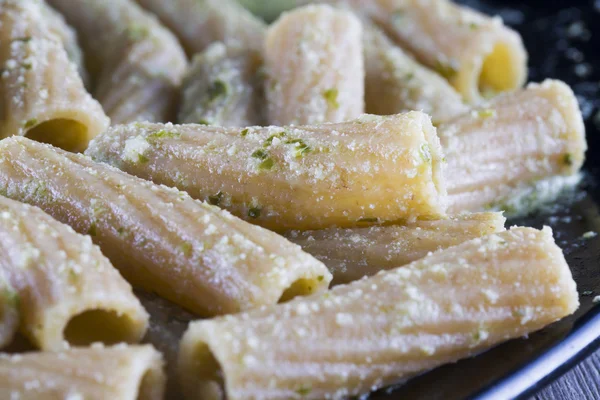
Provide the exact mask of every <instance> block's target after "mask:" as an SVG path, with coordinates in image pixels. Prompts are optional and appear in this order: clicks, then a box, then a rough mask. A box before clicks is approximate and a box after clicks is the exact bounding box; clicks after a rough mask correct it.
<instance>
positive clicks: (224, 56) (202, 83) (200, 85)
mask: <svg viewBox="0 0 600 400" xmlns="http://www.w3.org/2000/svg"><path fill="white" fill-rule="evenodd" d="M261 71H262V57H261V55H260V53H259V52H256V51H252V50H249V49H245V48H242V47H238V46H236V45H225V44H223V43H221V42H218V43H214V44H212V45H211V46H209V47H208V48H207V49H206V50H205V51H204V52H202V53H200V54H198V55H196V56H195V57H194V59H193V60H192V63H191V65H190V68H189V70H188V72H187V73H186V75H185V77H184V79H183V83H182V84H181V94H182V96H181V97H182V99H181V107H180V109H179V118H178V120H179V122H180V123H182V124H206V125H218V126H252V125H265V124H264V119H265V118H264V115H263V114H264V113H263V111H262V109H263V88H262V86H263V80H264V79H263V76H262V73H261Z"/></svg>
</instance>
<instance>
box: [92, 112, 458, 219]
mask: <svg viewBox="0 0 600 400" xmlns="http://www.w3.org/2000/svg"><path fill="white" fill-rule="evenodd" d="M87 154H88V155H90V156H91V157H92V158H94V159H95V160H97V161H101V162H106V163H109V164H112V165H114V166H116V167H118V168H120V169H122V170H123V171H126V172H128V173H131V174H133V175H137V176H139V177H142V178H144V179H149V180H152V181H154V182H156V183H162V184H165V185H167V186H173V187H177V188H179V189H180V190H184V191H187V192H188V193H189V194H190V195H191V196H192V197H193V198H196V199H202V200H207V201H208V202H210V203H212V204H215V205H218V206H220V207H223V208H225V209H227V210H229V211H231V212H232V213H233V214H234V215H237V216H239V217H240V218H244V219H246V220H248V221H251V222H253V223H256V224H259V225H262V226H265V227H268V228H270V229H273V230H285V229H301V230H304V229H321V228H327V227H330V226H339V227H351V226H356V225H361V224H362V225H363V226H364V224H369V223H371V224H373V223H375V222H378V221H397V220H401V219H415V218H417V217H423V218H439V217H441V216H444V215H445V196H446V189H445V184H444V181H443V179H442V171H441V169H442V164H443V162H442V158H443V156H442V151H441V147H440V145H439V141H438V138H437V136H436V132H435V128H434V127H433V126H432V125H431V121H430V118H429V117H428V116H427V115H425V114H423V113H421V112H410V113H406V114H399V115H395V116H390V117H378V116H373V115H364V116H362V117H361V118H359V119H357V120H354V121H349V122H344V123H339V124H323V125H313V126H309V125H307V126H288V127H275V126H271V127H249V128H243V129H232V128H222V127H209V126H201V125H162V124H134V125H124V126H116V127H113V128H112V129H109V130H108V131H106V132H105V133H104V134H103V135H102V136H101V137H100V138H99V139H97V140H96V141H95V142H94V144H93V145H92V146H91V147H90V148H89V150H88V153H87Z"/></svg>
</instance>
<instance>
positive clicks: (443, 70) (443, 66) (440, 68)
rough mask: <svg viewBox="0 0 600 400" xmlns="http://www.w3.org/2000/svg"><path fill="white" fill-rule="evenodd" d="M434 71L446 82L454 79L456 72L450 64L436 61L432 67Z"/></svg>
mask: <svg viewBox="0 0 600 400" xmlns="http://www.w3.org/2000/svg"><path fill="white" fill-rule="evenodd" d="M433 68H434V69H435V71H436V72H437V73H438V74H440V75H441V76H443V77H444V78H446V79H448V80H452V79H454V78H455V77H456V74H457V73H458V70H457V69H456V68H455V67H454V66H453V65H452V64H450V63H447V62H443V61H442V60H437V61H436V62H435V65H434V67H433Z"/></svg>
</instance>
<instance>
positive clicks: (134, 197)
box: [0, 138, 331, 316]
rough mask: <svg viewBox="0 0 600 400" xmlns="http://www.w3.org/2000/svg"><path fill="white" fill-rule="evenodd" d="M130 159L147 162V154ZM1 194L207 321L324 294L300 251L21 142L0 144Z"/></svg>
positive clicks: (314, 264)
mask: <svg viewBox="0 0 600 400" xmlns="http://www.w3.org/2000/svg"><path fill="white" fill-rule="evenodd" d="M140 143H142V141H141V140H138V142H137V145H135V142H134V144H131V143H130V147H131V149H130V154H131V156H132V157H135V158H136V159H137V160H140V159H143V157H144V156H143V155H142V154H141V153H137V151H141V150H142V149H143V146H142V145H141V144H140ZM0 154H2V157H1V158H0V194H2V195H4V196H6V197H9V198H12V199H15V200H19V201H23V202H26V203H29V204H32V205H36V206H38V207H40V208H42V209H43V210H44V211H46V212H47V213H49V214H50V215H51V216H53V217H54V218H56V219H58V220H59V221H61V222H63V223H66V224H68V225H70V226H72V227H73V228H74V229H75V230H76V231H78V232H80V233H87V234H88V235H90V236H92V238H93V240H94V242H95V243H96V244H98V245H99V246H100V248H101V249H102V251H103V252H104V254H105V255H106V256H107V257H108V258H109V259H110V260H111V261H112V262H113V264H114V265H115V267H117V268H118V269H119V270H120V272H121V273H122V274H123V276H124V277H125V278H126V279H127V280H129V281H130V282H131V283H132V284H133V285H134V286H137V287H140V288H143V289H146V290H148V291H152V292H154V293H157V294H159V295H160V296H163V297H165V298H167V299H169V300H171V301H173V302H175V303H177V304H179V305H181V306H183V307H186V308H188V309H190V310H191V311H193V312H195V313H197V314H200V315H206V316H212V315H217V314H224V313H232V312H238V311H243V310H246V309H250V308H253V307H258V306H261V305H266V304H273V303H276V302H277V301H280V300H281V301H284V300H287V299H289V298H291V297H293V296H295V295H301V294H309V293H312V292H315V291H319V290H323V289H326V288H327V286H328V285H329V282H330V281H331V274H330V273H329V271H328V270H327V268H326V267H325V266H324V265H323V264H322V263H321V262H319V261H317V260H315V259H314V258H312V257H311V256H309V255H307V254H305V253H303V252H302V251H301V249H300V247H299V246H297V245H294V244H292V243H290V242H288V241H287V240H285V239H284V238H282V237H280V236H278V235H276V234H274V233H272V232H269V231H267V230H265V229H262V228H260V227H257V226H253V225H250V224H247V223H246V222H244V221H241V220H239V219H237V218H235V217H233V216H232V215H231V214H229V213H227V212H225V211H222V210H220V209H219V208H217V207H213V206H211V205H208V204H206V203H201V202H197V201H194V200H192V199H191V198H190V197H189V196H188V195H187V194H186V193H184V192H179V191H178V190H176V189H171V188H167V187H164V186H163V187H161V186H157V185H154V184H152V183H150V182H147V181H143V180H141V179H138V178H135V177H132V176H130V175H127V174H125V173H123V172H121V171H118V170H116V169H114V168H112V167H109V166H107V165H104V164H96V163H94V162H92V161H91V160H90V159H89V158H88V157H85V156H82V155H73V154H68V153H65V152H63V151H60V150H58V149H53V148H52V147H50V146H46V145H42V144H38V143H36V142H33V141H31V140H27V139H23V138H9V139H5V140H3V141H2V142H0Z"/></svg>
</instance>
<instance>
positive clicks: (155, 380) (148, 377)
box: [137, 368, 165, 400]
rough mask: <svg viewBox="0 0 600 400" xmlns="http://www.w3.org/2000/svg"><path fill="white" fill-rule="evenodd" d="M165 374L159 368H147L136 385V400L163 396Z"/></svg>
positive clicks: (158, 398) (153, 399)
mask: <svg viewBox="0 0 600 400" xmlns="http://www.w3.org/2000/svg"><path fill="white" fill-rule="evenodd" d="M164 384H165V376H164V375H163V373H162V371H160V369H156V368H149V369H148V370H147V371H146V372H145V373H144V376H143V377H142V379H140V385H139V387H138V395H137V400H160V399H163V398H164Z"/></svg>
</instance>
